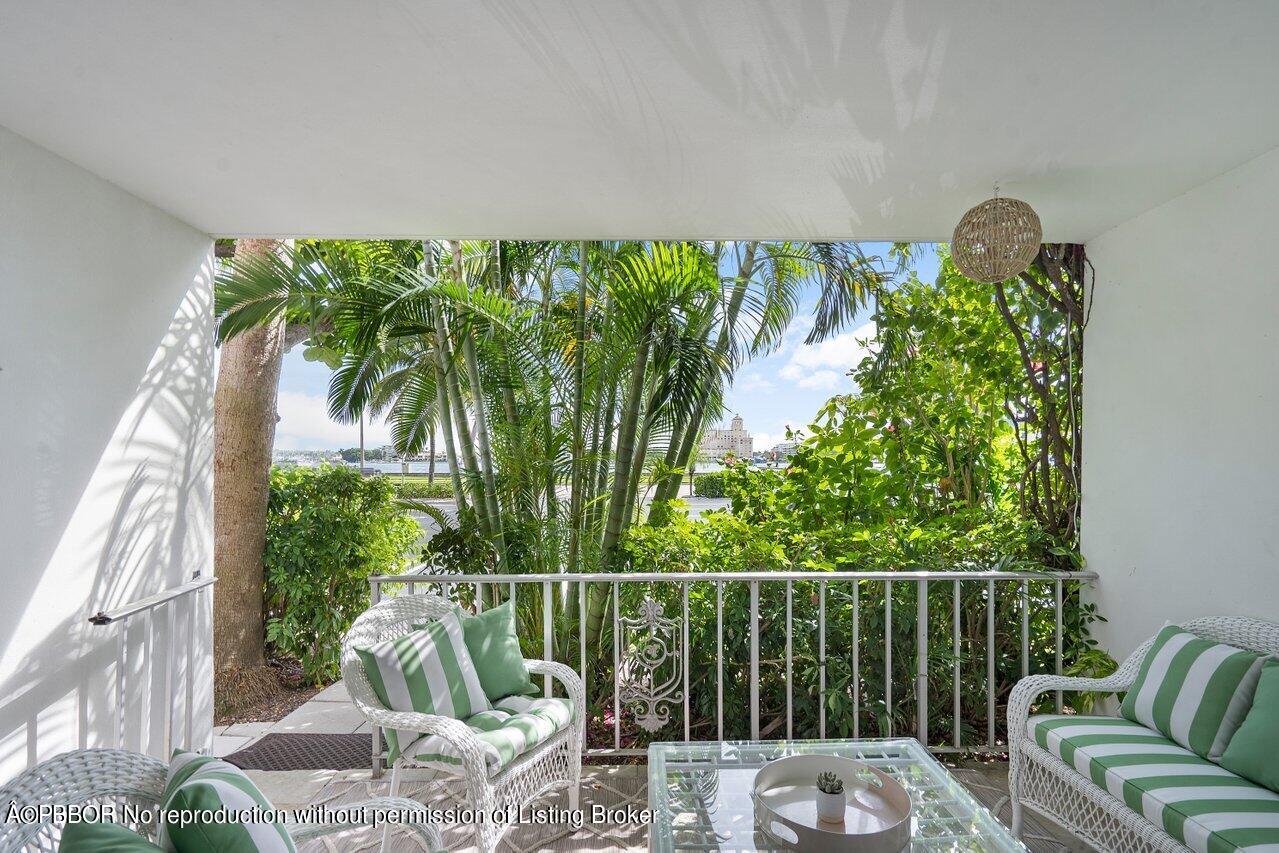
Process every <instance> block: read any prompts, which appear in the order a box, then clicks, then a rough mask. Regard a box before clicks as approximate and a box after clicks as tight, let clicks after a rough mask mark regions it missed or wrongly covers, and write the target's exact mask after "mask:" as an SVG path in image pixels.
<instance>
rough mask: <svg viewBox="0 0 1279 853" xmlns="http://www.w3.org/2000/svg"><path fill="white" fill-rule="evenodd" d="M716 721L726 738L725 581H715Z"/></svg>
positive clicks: (718, 733) (719, 732)
mask: <svg viewBox="0 0 1279 853" xmlns="http://www.w3.org/2000/svg"><path fill="white" fill-rule="evenodd" d="M715 647H716V648H715V723H716V729H715V730H716V739H717V740H723V739H724V582H723V581H715Z"/></svg>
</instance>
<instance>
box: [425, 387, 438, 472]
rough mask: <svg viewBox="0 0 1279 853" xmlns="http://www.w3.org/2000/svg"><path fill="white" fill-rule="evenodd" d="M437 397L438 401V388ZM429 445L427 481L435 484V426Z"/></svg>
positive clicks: (432, 429) (432, 428)
mask: <svg viewBox="0 0 1279 853" xmlns="http://www.w3.org/2000/svg"><path fill="white" fill-rule="evenodd" d="M436 388H437V389H439V386H438V385H437V386H436ZM435 399H436V401H437V402H438V400H439V399H440V396H439V391H438V390H437V391H436V395H435ZM428 446H429V448H430V449H429V450H427V455H428V456H430V461H429V462H428V463H427V468H426V482H427V485H434V483H435V427H431V438H430V443H429V445H428Z"/></svg>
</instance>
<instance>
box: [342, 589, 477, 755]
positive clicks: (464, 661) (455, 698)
mask: <svg viewBox="0 0 1279 853" xmlns="http://www.w3.org/2000/svg"><path fill="white" fill-rule="evenodd" d="M355 653H356V654H357V655H359V656H360V662H361V663H363V664H364V672H365V674H366V675H367V676H368V678H369V683H370V684H372V685H373V692H374V693H376V694H377V697H378V699H380V700H381V702H382V704H383V705H385V706H386V707H387V708H388V709H390V710H392V711H417V712H418V713H422V714H438V715H440V716H444V717H453V718H454V719H458V720H465V719H466V718H468V717H471V716H473V715H475V714H478V713H480V712H482V711H487V710H488V709H489V702H488V698H487V697H486V696H485V695H484V688H483V687H482V686H481V685H480V677H479V674H478V673H476V671H475V664H474V663H473V662H472V661H471V655H470V653H469V652H468V651H467V650H466V639H465V637H464V635H463V633H462V623H461V622H460V621H458V618H457V616H456V615H455V614H452V613H450V614H447V615H446V616H442V617H440V619H439V620H437V621H435V622H432V623H431V624H429V625H427V626H426V627H425V628H423V629H422V630H420V631H413V632H412V633H410V634H405V635H404V636H402V637H396V638H395V639H392V640H387V641H385V642H382V643H377V644H375V645H372V646H368V647H366V648H359V647H357V648H356V649H355ZM385 734H386V742H387V746H388V747H389V749H390V757H391V760H392V761H394V760H395V759H396V758H397V757H398V756H399V754H400V748H401V747H402V746H407V745H408V744H409V743H412V741H413V740H414V739H415V738H416V737H417V733H416V732H409V731H393V730H391V729H387V730H385Z"/></svg>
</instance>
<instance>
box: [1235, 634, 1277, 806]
mask: <svg viewBox="0 0 1279 853" xmlns="http://www.w3.org/2000/svg"><path fill="white" fill-rule="evenodd" d="M1276 755H1279V660H1276V659H1274V658H1271V659H1270V660H1267V661H1266V663H1265V665H1264V666H1263V667H1262V668H1261V679H1260V680H1259V681H1258V682H1257V693H1256V695H1255V696H1254V697H1253V700H1252V707H1251V708H1250V709H1249V710H1248V716H1247V717H1245V718H1244V721H1243V725H1241V726H1240V727H1239V731H1237V732H1235V736H1234V737H1232V738H1231V739H1230V745H1229V746H1227V747H1226V752H1225V754H1224V755H1222V756H1221V766H1222V767H1224V768H1226V769H1227V770H1229V771H1230V772H1231V773H1238V774H1239V775H1240V776H1242V777H1243V778H1245V779H1248V780H1250V781H1252V782H1256V783H1257V784H1258V785H1262V786H1264V787H1266V788H1269V789H1270V790H1272V791H1275V792H1276V793H1279V761H1275V756H1276Z"/></svg>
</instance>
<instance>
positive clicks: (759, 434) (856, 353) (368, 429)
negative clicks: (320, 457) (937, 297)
mask: <svg viewBox="0 0 1279 853" xmlns="http://www.w3.org/2000/svg"><path fill="white" fill-rule="evenodd" d="M864 248H865V250H866V252H867V254H871V255H875V254H879V255H882V254H885V253H886V252H887V248H888V247H887V245H884V244H867V245H866V246H865V247H864ZM921 249H922V250H921V251H920V252H919V255H920V257H917V258H916V259H915V264H914V265H915V269H916V271H917V273H918V275H919V277H920V278H921V279H923V280H924V281H931V280H932V279H934V278H935V277H936V276H937V259H936V257H935V255H934V252H933V250H932V247H931V246H929V247H921ZM815 303H816V292H815V291H813V292H810V293H808V294H807V295H806V297H805V299H804V300H803V301H802V303H801V306H800V311H799V312H798V313H797V314H796V318H795V320H794V322H792V324H791V326H790V328H789V329H787V331H786V335H785V337H784V340H783V342H782V345H781V347H780V348H779V349H778V350H777V351H776V352H775V353H773V354H771V355H769V356H767V357H764V358H757V359H755V360H754V361H751V362H750V363H749V364H746V365H744V366H743V367H742V368H741V369H740V370H739V371H738V374H737V377H736V379H735V381H734V383H733V387H732V388H731V389H729V391H728V393H727V394H726V395H725V405H726V408H727V414H726V415H725V420H727V419H728V418H731V417H732V416H733V414H740V415H741V416H742V420H743V421H744V422H745V426H746V429H747V431H749V432H750V433H751V434H752V435H754V436H755V449H756V450H767V449H768V448H769V447H772V446H773V445H774V444H776V443H777V442H779V441H782V440H783V439H784V438H785V436H786V428H787V425H790V426H792V427H795V428H801V429H802V428H803V427H805V426H807V424H808V423H809V422H810V421H811V420H812V417H813V415H814V414H816V413H817V410H818V409H820V408H821V406H822V404H823V403H825V402H826V401H827V400H828V399H830V398H831V397H832V396H834V395H835V394H844V393H848V392H849V391H851V390H853V381H852V380H851V379H850V378H849V377H848V376H847V375H846V374H847V372H848V371H849V369H851V368H852V367H853V366H854V365H855V364H857V362H858V361H860V360H861V359H862V357H863V356H864V355H865V347H864V344H863V343H862V342H861V341H862V340H864V339H866V338H870V337H873V335H874V326H873V325H871V324H869V323H868V312H867V315H864V316H860V317H858V318H857V319H856V320H855V321H854V322H853V324H852V327H851V328H849V329H846V330H844V331H843V332H841V333H840V334H839V335H836V336H835V337H833V338H830V339H829V340H827V341H825V342H823V343H821V344H818V345H816V346H805V345H804V338H805V337H806V336H807V335H808V330H809V328H811V326H812V317H813V308H814V305H815ZM329 375H330V370H329V368H328V367H326V366H325V365H324V364H322V363H319V362H308V361H306V359H304V358H303V357H302V349H301V347H298V348H296V349H294V351H293V352H291V353H289V354H288V355H286V356H285V357H284V369H283V371H282V372H281V375H280V404H279V408H280V422H279V424H277V426H276V432H275V446H276V448H278V449H281V450H327V449H337V448H340V447H354V446H356V445H357V444H358V443H359V430H358V428H357V427H356V426H355V425H348V424H339V423H336V422H334V421H331V420H329V418H328V415H327V404H326V402H325V401H326V395H327V391H328V385H329ZM390 440H391V439H390V429H389V428H388V427H387V426H386V425H385V424H383V423H370V424H367V425H366V426H365V444H366V446H369V447H377V446H379V445H382V444H389V443H390Z"/></svg>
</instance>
